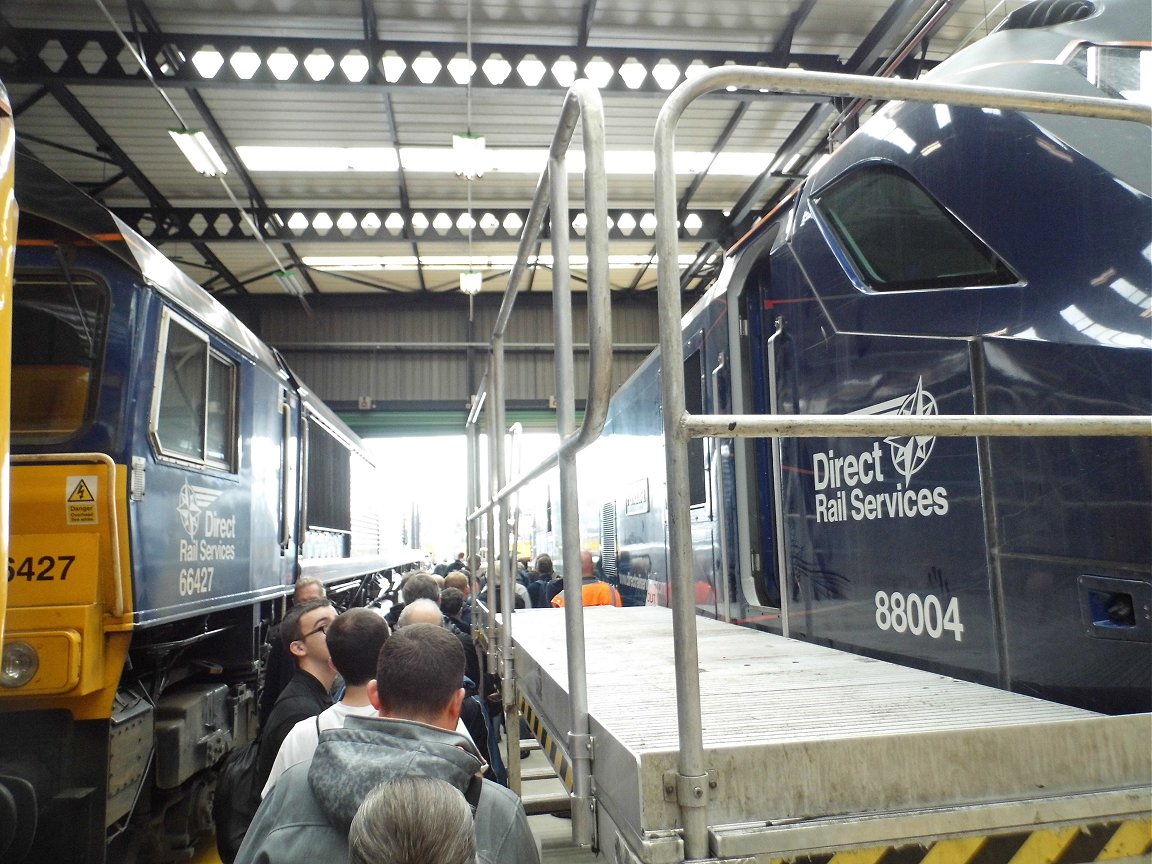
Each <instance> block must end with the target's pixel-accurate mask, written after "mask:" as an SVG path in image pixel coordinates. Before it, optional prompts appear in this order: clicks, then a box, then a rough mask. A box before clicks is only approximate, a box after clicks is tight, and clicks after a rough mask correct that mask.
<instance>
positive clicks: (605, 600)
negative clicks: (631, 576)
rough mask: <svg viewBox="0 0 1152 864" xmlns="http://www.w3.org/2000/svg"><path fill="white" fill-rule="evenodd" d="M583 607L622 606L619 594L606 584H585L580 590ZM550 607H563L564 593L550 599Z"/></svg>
mask: <svg viewBox="0 0 1152 864" xmlns="http://www.w3.org/2000/svg"><path fill="white" fill-rule="evenodd" d="M581 594H582V595H583V599H584V605H585V606H623V605H624V603H623V602H622V601H621V600H620V592H619V591H617V590H616V589H615V588H613V587H612V586H611V585H609V584H608V583H607V582H585V583H584V587H583V589H582V590H581ZM552 605H553V606H555V607H557V608H560V607H562V606H563V605H564V592H563V591H561V592H560V593H559V594H557V595H556V596H555V597H553V598H552Z"/></svg>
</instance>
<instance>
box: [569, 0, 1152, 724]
mask: <svg viewBox="0 0 1152 864" xmlns="http://www.w3.org/2000/svg"><path fill="white" fill-rule="evenodd" d="M1150 35H1152V21H1150V11H1149V6H1148V4H1147V3H1145V2H1141V0H1137V2H1121V0H1107V2H1102V3H1092V2H1079V3H1064V2H1044V0H1041V2H1037V3H1033V4H1030V5H1029V6H1026V7H1024V8H1023V9H1021V10H1020V12H1019V13H1017V14H1013V15H1011V16H1009V17H1008V19H1007V20H1006V21H1005V23H1004V24H1003V25H1002V26H1001V27H1000V28H999V29H998V30H997V31H996V32H995V33H993V34H992V35H990V36H989V37H988V38H986V39H984V40H982V41H980V42H978V43H976V44H975V45H973V46H972V47H970V48H968V49H966V50H965V51H962V52H959V53H958V54H957V55H956V56H954V57H953V58H951V59H950V60H949V61H947V62H945V63H944V64H942V65H941V66H940V67H938V68H937V69H936V70H934V72H933V73H932V74H931V76H930V77H931V78H932V79H933V80H938V81H946V82H951V83H960V84H981V85H988V86H997V87H1008V88H1013V89H1022V90H1031V91H1038V92H1047V93H1063V94H1072V95H1084V96H1089V95H1095V96H1101V95H1106V96H1110V97H1117V96H1123V97H1125V98H1130V99H1135V100H1139V101H1149V99H1150V98H1152V82H1150V80H1149V78H1148V69H1149V62H1148V61H1149V53H1150V51H1149V36H1150ZM1150 175H1152V138H1150V135H1149V129H1148V127H1147V126H1145V125H1141V124H1138V123H1130V122H1121V121H1102V120H1087V119H1076V118H1071V117H1057V116H1047V115H1046V116H1040V115H1029V114H1024V113H1018V112H1011V111H1001V110H991V109H979V108H959V107H950V106H947V105H931V104H912V103H903V104H889V105H887V106H885V107H884V108H883V109H882V110H880V111H879V112H878V113H877V114H876V115H875V116H874V117H873V118H871V119H870V120H869V121H868V122H867V123H866V124H864V125H863V126H862V128H861V129H860V130H859V131H857V132H856V133H855V134H854V135H853V136H852V137H851V138H849V139H848V140H847V141H846V142H845V143H844V144H843V145H842V146H840V147H839V148H838V149H836V150H835V152H834V153H832V154H831V155H829V156H828V157H826V158H825V159H823V160H822V161H821V162H820V163H819V164H818V165H817V166H816V167H815V168H814V169H813V170H812V171H811V173H810V174H809V176H808V177H807V178H806V179H805V180H804V181H803V183H802V185H800V186H799V187H798V188H797V189H796V190H794V194H792V196H791V197H790V198H789V199H787V200H786V202H785V203H784V204H783V205H781V206H780V207H778V208H777V209H776V211H774V212H773V213H772V214H770V215H769V216H768V217H766V218H765V219H764V220H762V221H761V223H759V224H758V225H757V226H756V228H755V229H754V231H752V232H750V233H749V235H748V236H746V237H745V238H743V239H742V240H741V242H740V243H739V244H738V245H737V246H736V248H735V249H734V250H732V251H731V252H730V253H729V255H728V257H727V258H726V260H725V263H724V265H723V268H722V271H721V273H720V275H719V276H718V277H717V280H716V281H715V282H714V283H713V284H712V286H711V287H710V288H709V289H708V290H707V291H706V293H705V295H704V297H703V298H702V299H701V300H700V301H699V302H698V303H697V304H696V305H695V307H694V308H693V309H691V311H689V312H688V313H687V314H686V315H685V316H684V317H683V321H682V335H683V355H682V357H681V358H677V361H676V362H682V363H683V364H684V376H685V393H686V400H687V410H688V411H689V412H691V413H694V414H773V413H778V414H854V413H855V414H869V415H885V414H890V415H906V414H919V415H925V414H937V413H939V414H992V415H995V414H1059V415H1137V416H1147V415H1149V414H1152V260H1150V259H1152V198H1150V197H1149V196H1150V194H1152V176H1150ZM666 362H668V359H667V358H665V357H661V356H660V355H659V354H655V355H653V356H651V357H650V358H649V359H648V360H647V361H646V362H645V363H644V364H643V365H642V367H641V368H640V369H639V370H638V371H637V372H636V373H635V374H634V375H633V376H632V377H631V378H630V379H629V380H628V381H627V382H626V383H624V384H623V385H622V386H621V388H620V390H619V391H618V392H617V393H616V394H615V396H614V397H613V402H612V406H611V408H610V411H609V417H608V421H607V424H606V427H605V432H604V437H603V438H602V440H600V441H599V442H597V444H596V445H594V446H593V447H591V448H589V450H588V451H587V452H586V453H585V454H583V455H582V456H581V461H580V463H579V467H580V477H581V494H582V495H583V494H585V493H586V492H589V491H593V488H594V484H596V485H598V486H599V490H598V492H599V494H600V495H601V496H602V498H601V500H603V501H604V502H605V505H604V510H603V516H602V524H601V530H600V535H601V536H600V544H601V551H602V567H603V570H604V573H605V575H606V576H607V578H609V579H610V580H611V581H613V582H615V583H616V584H618V585H619V587H620V589H621V593H622V594H623V596H624V597H625V600H626V602H627V603H630V604H642V603H646V602H647V603H667V602H668V600H667V590H666V574H667V551H666V535H667V518H666V501H665V497H666V493H665V480H664V476H665V473H664V472H665V462H664V453H663V426H662V421H661V415H660V373H661V365H662V364H663V363H666ZM779 446H780V450H779V452H778V453H775V454H774V453H773V443H772V441H770V440H768V439H759V440H751V439H723V438H719V439H703V440H701V439H696V440H693V441H692V442H691V443H690V445H689V461H690V471H689V480H690V497H691V525H692V545H693V549H694V554H693V560H694V578H695V582H696V592H695V594H696V596H695V599H696V603H697V606H698V609H699V612H700V613H701V614H705V615H709V616H713V617H717V618H720V619H723V620H731V621H737V622H742V623H746V624H748V625H750V626H755V627H760V628H764V629H768V630H772V631H775V632H781V631H785V630H786V632H788V633H789V634H790V635H792V636H795V637H798V638H803V639H808V640H813V641H816V642H819V643H822V644H825V645H829V646H832V647H835V648H840V649H844V650H847V651H851V652H856V653H862V654H866V655H870V656H874V657H879V658H883V659H886V660H893V661H896V662H900V663H905V664H910V665H914V666H918V667H921V668H925V669H929V670H935V671H939V672H942V673H947V674H951V675H954V676H957V677H961V678H965V679H968V680H973V681H978V682H981V683H985V684H990V685H994V686H999V687H1003V688H1009V689H1012V690H1016V691H1019V692H1023V693H1027V694H1031V695H1035V696H1038V697H1042V698H1045V699H1050V700H1055V701H1061V702H1065V703H1068V704H1073V705H1078V706H1083V707H1086V708H1090V709H1096V710H1100V711H1106V712H1128V711H1148V710H1149V709H1150V708H1152V644H1150V643H1152V577H1150V574H1152V453H1150V450H1149V438H1147V437H1143V438H1102V437H1090V436H1089V437H1066V438H1041V437H1036V438H1028V437H994V438H981V439H973V438H933V437H929V436H912V437H908V436H904V437H900V436H892V437H885V438H880V439H868V438H850V437H841V438H836V437H829V438H792V439H783V440H782V441H781V443H780V445H779ZM594 494H596V493H594ZM785 624H786V625H787V627H786V628H785Z"/></svg>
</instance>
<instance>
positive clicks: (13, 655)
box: [0, 642, 40, 688]
mask: <svg viewBox="0 0 1152 864" xmlns="http://www.w3.org/2000/svg"><path fill="white" fill-rule="evenodd" d="M39 668H40V655H39V654H38V653H37V652H36V649H35V648H33V647H32V646H31V645H29V644H28V643H27V642H9V643H8V644H7V645H5V646H4V658H3V661H0V686H3V687H9V688H15V687H23V686H24V685H25V684H27V683H28V682H29V681H31V680H32V679H33V677H35V675H36V672H37V670H38V669H39Z"/></svg>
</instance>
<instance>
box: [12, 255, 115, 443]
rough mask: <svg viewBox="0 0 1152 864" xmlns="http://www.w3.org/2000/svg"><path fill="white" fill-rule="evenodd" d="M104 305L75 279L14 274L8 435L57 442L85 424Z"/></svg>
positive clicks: (92, 285) (98, 293) (98, 363)
mask: <svg viewBox="0 0 1152 864" xmlns="http://www.w3.org/2000/svg"><path fill="white" fill-rule="evenodd" d="M107 308H108V299H107V293H106V291H105V290H104V288H103V286H102V285H100V284H98V283H96V282H95V281H93V280H92V279H89V278H86V277H84V276H81V275H78V274H65V275H64V276H62V277H60V278H57V277H53V276H48V275H39V274H37V275H25V274H21V273H19V272H18V273H17V274H16V279H15V289H14V299H13V304H12V387H11V394H12V433H13V434H14V435H15V436H17V437H18V438H20V439H21V440H25V441H31V440H33V439H36V440H60V439H61V438H64V437H66V436H68V435H71V434H74V433H76V432H78V431H79V430H80V429H81V428H82V427H83V426H85V425H86V424H87V423H88V422H90V420H91V418H92V413H93V411H94V403H95V399H94V394H95V393H97V392H98V390H99V376H100V370H101V367H102V365H103V364H102V357H103V354H104V331H105V318H106V316H107Z"/></svg>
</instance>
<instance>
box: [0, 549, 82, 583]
mask: <svg viewBox="0 0 1152 864" xmlns="http://www.w3.org/2000/svg"><path fill="white" fill-rule="evenodd" d="M75 562H76V556H75V555H40V556H36V555H27V556H25V557H24V558H21V559H19V560H17V559H15V558H9V559H8V581H9V582H12V581H13V580H15V579H24V580H25V581H27V582H55V581H56V580H60V581H61V582H63V581H64V580H65V579H67V578H68V571H69V570H71V569H72V565H73V564H74V563H75Z"/></svg>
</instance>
